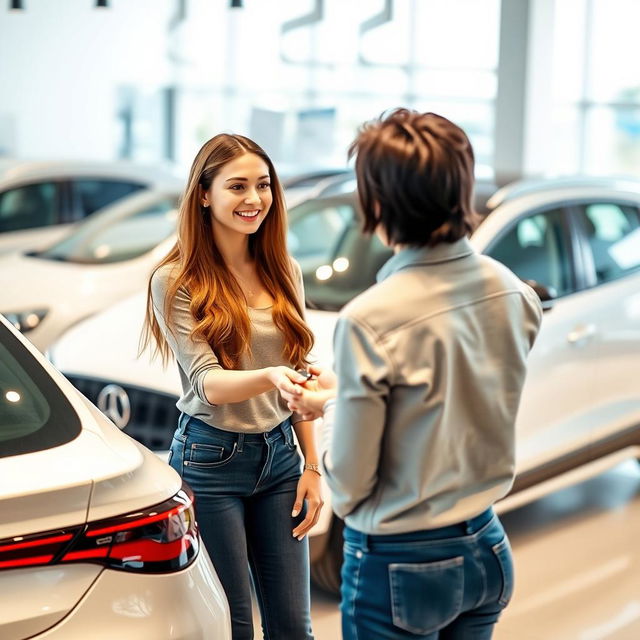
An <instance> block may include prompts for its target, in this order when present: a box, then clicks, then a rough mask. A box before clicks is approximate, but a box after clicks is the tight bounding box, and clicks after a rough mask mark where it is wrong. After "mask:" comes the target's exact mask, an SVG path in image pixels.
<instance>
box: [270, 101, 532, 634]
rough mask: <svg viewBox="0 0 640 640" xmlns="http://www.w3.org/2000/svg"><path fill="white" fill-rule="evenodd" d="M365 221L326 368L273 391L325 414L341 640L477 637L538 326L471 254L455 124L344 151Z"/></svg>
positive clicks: (406, 115) (509, 575) (502, 545)
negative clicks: (377, 254)
mask: <svg viewBox="0 0 640 640" xmlns="http://www.w3.org/2000/svg"><path fill="white" fill-rule="evenodd" d="M350 154H351V155H353V156H355V157H356V174H357V180H358V197H359V200H360V204H361V207H362V210H363V214H364V223H363V226H364V229H365V230H366V231H368V232H375V233H377V234H378V235H379V236H380V237H381V239H382V240H383V241H384V242H385V243H387V244H389V245H390V246H392V247H393V249H394V254H395V255H394V256H393V257H392V258H391V259H390V260H389V261H388V262H387V263H386V264H385V265H384V267H383V268H382V270H381V271H380V273H379V274H378V282H377V284H376V285H374V286H373V287H371V288H370V289H369V290H367V291H365V292H364V293H362V294H361V295H359V296H358V297H356V298H355V299H354V300H352V301H351V302H350V303H349V304H348V305H347V306H346V307H345V308H344V309H343V310H342V312H341V314H340V317H339V319H338V322H337V325H336V330H335V336H334V346H335V349H334V352H335V369H336V374H335V375H334V374H333V372H332V371H330V370H328V369H320V368H317V367H310V371H311V372H312V373H314V374H315V376H316V380H315V381H310V382H307V383H304V384H303V385H296V387H295V390H294V391H293V392H291V391H286V392H284V393H283V394H282V395H283V397H284V398H285V399H286V400H287V402H288V404H289V408H290V409H291V410H294V411H297V412H299V413H300V414H301V415H302V416H303V417H304V418H305V419H311V418H315V417H318V416H320V415H323V414H324V424H325V427H324V428H325V433H324V446H323V450H324V453H323V455H322V461H323V466H324V469H325V473H326V478H327V483H328V485H329V487H330V489H331V492H332V506H333V508H334V511H335V512H336V514H337V515H338V516H340V517H341V518H343V519H344V520H345V525H346V526H345V532H344V539H345V543H344V564H343V568H342V603H341V611H342V631H343V636H344V639H345V640H355V639H356V638H366V639H367V640H378V639H381V638H397V639H400V638H412V639H414V640H415V639H416V638H428V639H430V640H435V639H439V640H444V639H447V640H452V639H460V640H462V639H464V640H467V639H469V638H474V639H476V640H486V639H487V638H490V637H491V635H492V632H493V628H494V625H495V623H496V621H497V620H498V617H499V616H500V613H501V611H502V610H503V609H504V608H505V607H506V606H507V604H508V602H509V600H510V598H511V595H512V592H513V584H514V578H513V562H512V556H511V550H510V547H509V541H508V539H507V536H506V534H505V532H504V529H503V528H502V525H501V523H500V521H499V520H498V518H497V517H496V515H495V513H494V511H493V508H492V505H493V503H494V502H496V500H499V499H500V498H502V497H503V496H505V495H506V494H507V493H508V491H509V489H510V488H511V485H512V482H513V478H514V469H515V453H514V439H515V428H514V427H515V420H516V413H517V410H518V404H519V400H520V395H521V391H522V387H523V384H524V379H525V373H526V359H527V355H528V353H529V351H530V349H531V347H532V345H533V343H534V340H535V337H536V335H537V333H538V329H539V326H540V322H541V317H542V309H541V304H540V301H539V299H538V298H537V296H536V295H535V293H534V292H533V291H532V290H531V288H530V287H528V286H527V285H526V284H525V283H523V282H522V281H521V280H519V279H518V278H517V277H516V276H515V275H514V274H513V273H512V272H511V271H509V269H507V268H506V267H505V266H503V265H502V264H500V263H498V262H496V261H494V260H492V259H491V258H489V257H487V256H484V255H480V254H478V253H476V252H475V251H474V249H473V248H472V246H471V244H470V243H469V241H468V240H467V237H466V236H467V235H468V234H469V233H470V231H471V229H472V227H473V224H474V212H473V209H472V205H471V198H472V193H473V184H474V169H473V167H474V157H473V150H472V147H471V144H470V142H469V140H468V138H467V136H466V135H465V133H464V131H462V129H460V128H459V127H458V126H456V125H455V124H453V123H452V122H450V121H449V120H447V119H446V118H443V117H442V116H439V115H436V114H433V113H417V112H415V111H410V110H407V109H397V110H395V111H393V112H391V113H390V114H389V115H386V116H382V117H381V118H379V119H378V120H375V121H373V122H370V123H368V124H366V125H365V126H364V127H363V128H362V129H361V131H360V132H359V134H358V136H357V138H356V139H355V141H354V142H353V144H352V145H351V149H350Z"/></svg>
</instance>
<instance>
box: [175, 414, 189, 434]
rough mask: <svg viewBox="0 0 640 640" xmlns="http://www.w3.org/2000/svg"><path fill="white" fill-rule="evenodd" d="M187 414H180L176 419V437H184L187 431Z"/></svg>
mask: <svg viewBox="0 0 640 640" xmlns="http://www.w3.org/2000/svg"><path fill="white" fill-rule="evenodd" d="M190 417H191V416H189V414H187V413H181V414H180V417H179V418H178V435H180V436H184V433H185V431H186V430H187V425H188V424H189V418H190Z"/></svg>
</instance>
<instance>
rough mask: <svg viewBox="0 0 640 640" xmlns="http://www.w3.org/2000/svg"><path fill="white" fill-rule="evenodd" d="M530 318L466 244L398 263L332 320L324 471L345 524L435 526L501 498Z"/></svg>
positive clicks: (421, 252) (403, 254)
mask: <svg viewBox="0 0 640 640" xmlns="http://www.w3.org/2000/svg"><path fill="white" fill-rule="evenodd" d="M541 318H542V309H541V305H540V301H539V299H538V297H537V296H536V294H535V293H534V292H533V291H532V290H531V289H530V288H529V287H528V286H527V285H526V284H524V283H523V282H522V281H520V280H519V279H518V278H517V277H516V276H515V275H514V274H513V273H512V272H511V271H509V270H508V269H507V268H506V267H505V266H503V265H502V264H500V263H498V262H496V261H494V260H492V259H491V258H489V257H487V256H484V255H480V254H478V253H476V252H475V251H474V249H473V248H472V247H471V245H470V243H469V242H468V240H467V239H466V238H464V239H462V240H459V241H458V242H456V243H453V244H440V245H437V246H436V247H433V248H422V249H405V250H403V251H400V252H399V253H397V254H396V255H394V256H393V257H392V258H391V259H390V260H389V261H388V262H387V264H385V265H384V267H383V268H382V270H381V271H380V273H379V274H378V284H376V285H375V286H373V287H371V288H370V289H369V290H368V291H365V292H364V293H363V294H361V295H360V296H358V297H357V298H355V299H354V300H353V301H352V302H351V303H349V304H348V305H347V306H346V307H345V308H344V309H343V311H342V313H341V314H340V318H339V320H338V323H337V326H336V331H335V336H334V343H335V345H334V346H335V359H336V361H335V368H336V373H337V375H338V380H339V384H340V388H339V394H338V397H337V398H336V400H335V401H330V402H329V403H327V406H326V407H325V432H324V438H323V441H324V443H323V448H324V450H325V453H324V455H323V464H324V467H325V473H326V477H327V482H328V484H329V487H330V488H331V490H332V505H333V508H334V510H335V512H336V513H337V514H338V515H339V516H341V517H343V518H345V519H346V522H347V524H348V525H349V526H351V527H353V528H354V529H357V530H359V531H362V532H364V533H372V534H373V533H379V534H395V533H404V532H408V531H415V530H420V529H430V528H435V527H441V526H446V525H448V524H451V523H455V522H459V521H461V520H464V519H467V518H470V517H473V516H475V515H477V514H479V513H481V512H482V511H483V510H484V509H486V508H487V507H488V506H490V505H491V504H493V503H494V502H495V501H496V500H498V499H499V498H501V497H503V496H504V495H506V493H507V492H508V491H509V489H510V487H511V484H512V482H513V476H514V466H515V464H514V462H515V461H514V457H515V451H514V435H515V433H514V424H515V420H516V413H517V410H518V403H519V400H520V394H521V391H522V386H523V384H524V379H525V373H526V358H527V354H528V353H529V350H530V349H531V347H532V345H533V342H534V340H535V337H536V335H537V333H538V328H539V326H540V321H541Z"/></svg>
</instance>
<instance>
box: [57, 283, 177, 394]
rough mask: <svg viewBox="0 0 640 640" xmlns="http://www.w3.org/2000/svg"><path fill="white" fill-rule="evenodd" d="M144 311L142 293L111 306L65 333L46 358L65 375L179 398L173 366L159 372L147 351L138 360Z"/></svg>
mask: <svg viewBox="0 0 640 640" xmlns="http://www.w3.org/2000/svg"><path fill="white" fill-rule="evenodd" d="M145 308H146V293H145V292H141V293H138V294H135V295H133V296H131V297H129V298H127V299H126V300H123V301H122V302H120V303H118V304H115V305H114V306H113V307H111V308H110V309H108V310H106V311H103V312H102V313H98V314H96V315H95V316H93V317H91V318H88V319H87V320H85V321H83V322H80V323H79V324H77V325H76V326H75V327H73V328H71V329H70V330H69V331H67V332H66V333H65V334H64V335H63V336H62V337H61V338H60V340H58V341H57V342H56V343H55V344H54V345H53V346H52V347H51V349H50V351H49V357H50V358H51V360H52V362H53V363H54V364H55V366H56V367H57V368H58V369H59V370H60V371H63V372H64V373H65V374H69V375H73V374H75V375H81V376H87V377H91V378H100V379H105V380H111V381H114V382H118V383H123V384H131V385H134V386H138V387H149V388H151V389H155V390H158V391H162V392H164V393H171V394H174V395H179V394H180V377H179V375H178V367H177V366H176V364H175V362H170V363H169V365H168V366H167V367H166V368H163V367H162V363H161V362H160V360H159V359H156V360H154V361H153V362H152V361H151V358H150V353H149V352H148V351H145V352H144V353H142V354H141V355H140V357H138V349H139V342H140V335H141V332H142V325H143V322H144V316H145ZM87 354H91V355H90V356H88V355H87Z"/></svg>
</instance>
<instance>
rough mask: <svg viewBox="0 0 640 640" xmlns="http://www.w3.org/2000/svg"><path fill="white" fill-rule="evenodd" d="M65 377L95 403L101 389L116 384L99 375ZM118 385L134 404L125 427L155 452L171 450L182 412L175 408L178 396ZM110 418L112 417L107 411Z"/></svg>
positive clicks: (124, 428)
mask: <svg viewBox="0 0 640 640" xmlns="http://www.w3.org/2000/svg"><path fill="white" fill-rule="evenodd" d="M65 375H66V374H65ZM66 377H67V379H68V380H69V381H70V382H71V384H72V385H73V386H74V387H75V388H76V389H78V391H80V392H81V393H83V394H84V395H85V396H86V397H87V398H88V399H89V400H91V402H93V403H94V404H95V405H96V406H97V405H98V396H99V395H100V392H101V391H102V390H103V389H104V388H105V387H106V386H108V385H110V384H114V383H113V382H112V381H111V380H101V379H99V378H87V377H80V376H74V375H66ZM118 386H119V388H120V389H122V390H124V392H125V393H126V394H127V396H128V399H129V404H130V407H131V415H130V418H129V421H128V423H127V424H126V425H125V426H124V427H123V428H122V430H123V431H124V432H125V433H126V434H127V435H130V436H131V437H132V438H135V439H136V440H137V441H138V442H141V443H142V444H143V445H144V446H145V447H147V448H149V449H151V450H152V451H166V450H167V449H169V446H170V445H171V439H172V437H173V432H174V431H175V430H176V427H177V426H178V416H179V415H180V412H179V411H178V409H177V408H176V402H177V400H178V397H177V396H174V395H171V394H168V393H159V392H157V391H150V390H149V389H144V388H141V387H134V386H131V385H124V384H122V385H118ZM107 417H110V416H109V415H108V414H107Z"/></svg>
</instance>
